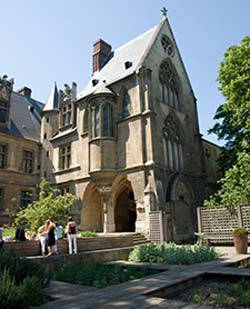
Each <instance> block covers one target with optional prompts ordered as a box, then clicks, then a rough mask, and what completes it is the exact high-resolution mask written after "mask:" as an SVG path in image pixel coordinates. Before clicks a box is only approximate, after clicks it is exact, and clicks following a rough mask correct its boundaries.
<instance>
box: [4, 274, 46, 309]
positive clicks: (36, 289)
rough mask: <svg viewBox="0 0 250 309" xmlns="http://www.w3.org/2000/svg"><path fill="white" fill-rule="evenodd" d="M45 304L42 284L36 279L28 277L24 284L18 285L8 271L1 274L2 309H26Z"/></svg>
mask: <svg viewBox="0 0 250 309" xmlns="http://www.w3.org/2000/svg"><path fill="white" fill-rule="evenodd" d="M44 302H45V296H44V295H43V294H42V288H41V283H40V282H39V279H38V278H36V277H27V278H25V279H24V281H23V283H22V284H17V283H16V282H15V278H14V277H13V276H11V275H10V272H9V270H8V269H6V268H5V269H4V270H3V272H2V273H1V274H0V308H6V309H7V308H8V309H12V308H13V309H15V308H20V309H22V308H23V309H25V308H28V307H29V306H31V305H40V304H42V303H44Z"/></svg>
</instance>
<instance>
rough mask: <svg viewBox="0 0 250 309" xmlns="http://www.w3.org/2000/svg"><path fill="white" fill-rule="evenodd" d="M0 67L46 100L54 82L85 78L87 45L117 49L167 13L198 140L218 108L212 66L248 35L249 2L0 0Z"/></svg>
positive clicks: (89, 55)
mask: <svg viewBox="0 0 250 309" xmlns="http://www.w3.org/2000/svg"><path fill="white" fill-rule="evenodd" d="M0 4H1V28H0V37H1V48H0V59H1V66H0V68H1V71H0V75H2V74H7V75H8V76H9V77H14V78H15V86H14V88H15V89H19V88H21V87H22V86H28V87H30V88H31V89H32V91H33V93H32V94H33V97H34V98H36V99H38V100H41V101H46V100H47V97H48V95H49V92H50V88H51V86H52V83H53V81H57V83H58V85H59V87H60V88H63V84H64V83H71V81H75V82H77V84H78V91H81V90H83V88H84V87H85V85H86V84H87V82H88V80H89V78H90V76H91V66H92V44H93V42H94V41H96V40H97V39H99V38H102V39H104V40H106V41H107V42H108V43H110V44H111V45H112V47H113V48H117V47H119V46H120V45H122V44H124V43H126V42H127V41H129V40H131V39H133V38H134V37H136V36H138V35H140V34H141V33H143V32H145V31H146V30H148V29H150V28H151V27H153V26H154V25H156V24H158V23H159V22H160V20H161V9H162V7H163V6H166V7H167V9H168V18H169V21H170V24H171V27H172V30H173V32H174V35H175V38H176V41H177V44H178V47H179V49H180V52H181V55H182V58H183V61H184V64H185V67H186V69H187V72H188V75H189V78H190V81H191V84H192V87H193V90H194V92H195V95H196V97H197V100H198V101H197V104H198V112H199V122H200V131H201V133H202V134H203V135H204V137H205V138H207V139H209V140H210V141H213V142H216V137H215V136H212V135H207V130H208V128H210V127H211V126H212V125H213V123H214V121H213V116H214V113H215V111H216V108H217V107H218V105H220V104H221V103H223V102H224V99H223V98H222V97H221V95H220V92H219V91H218V90H217V87H218V84H217V82H216V77H217V71H218V67H219V63H220V62H221V60H222V59H223V54H224V52H225V50H226V48H227V47H229V46H231V45H235V44H239V43H240V41H241V39H242V38H243V37H244V36H246V35H250V33H249V32H250V18H249V12H250V1H249V0H238V1H235V0H202V1H201V0H168V1H163V0H124V1H117V0H116V1H115V0H105V1H102V0H95V1H84V0H70V1H69V0H68V1H66V0H42V1H41V0H22V1H20V0H12V1H4V0H0Z"/></svg>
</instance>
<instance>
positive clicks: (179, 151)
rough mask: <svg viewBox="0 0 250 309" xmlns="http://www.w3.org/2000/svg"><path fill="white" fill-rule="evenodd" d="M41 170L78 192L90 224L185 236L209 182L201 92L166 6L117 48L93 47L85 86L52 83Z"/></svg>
mask: <svg viewBox="0 0 250 309" xmlns="http://www.w3.org/2000/svg"><path fill="white" fill-rule="evenodd" d="M41 143H42V159H41V160H42V162H41V171H42V176H45V177H46V178H47V179H48V180H50V181H51V182H52V183H54V184H56V185H57V186H58V187H59V188H60V189H61V191H62V192H71V193H74V194H76V196H77V197H78V202H77V203H76V205H74V207H73V208H72V214H73V215H74V216H75V218H76V220H77V221H78V223H79V227H80V228H81V229H83V230H93V231H97V232H104V233H109V232H134V231H136V232H141V233H143V234H144V235H146V236H147V237H148V238H150V239H152V240H154V239H157V237H160V238H161V239H164V240H174V241H182V240H185V239H188V238H192V237H193V235H194V232H195V231H196V229H197V226H196V207H197V206H200V205H202V202H203V199H204V195H205V191H206V190H209V189H208V187H209V184H208V183H207V177H206V173H205V158H204V156H203V153H204V151H203V150H204V149H203V147H204V146H203V141H202V138H201V134H200V133H199V124H198V114H197V107H196V98H195V96H194V93H193V90H192V87H191V84H190V81H189V78H188V75H187V72H186V70H185V67H184V64H183V62H182V59H181V56H180V53H179V50H178V47H177V45H176V42H175V39H174V36H173V33H172V30H171V27H170V25H169V21H168V19H167V16H166V10H163V18H162V20H161V22H160V23H159V24H158V25H157V26H155V27H153V28H152V29H150V30H148V31H147V32H145V33H143V34H142V35H140V36H138V37H137V38H135V39H133V40H132V41H130V42H128V43H127V44H125V45H123V46H121V47H119V48H117V49H116V50H114V51H112V48H111V46H110V45H109V44H108V43H106V42H105V41H104V40H101V39H100V40H98V41H96V42H95V43H94V46H93V74H92V77H91V79H90V81H89V83H88V85H87V86H86V88H85V89H84V90H83V91H82V92H80V93H77V88H76V84H75V83H72V85H71V86H69V85H67V84H66V85H65V89H64V90H63V91H62V90H60V92H59V91H58V90H57V86H56V84H54V85H53V87H52V90H51V93H50V96H49V98H48V101H47V103H46V104H45V107H44V109H43V112H42V119H41Z"/></svg>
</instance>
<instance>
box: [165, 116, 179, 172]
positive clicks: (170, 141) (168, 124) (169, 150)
mask: <svg viewBox="0 0 250 309" xmlns="http://www.w3.org/2000/svg"><path fill="white" fill-rule="evenodd" d="M163 146H164V149H163V150H164V163H165V166H166V167H167V168H169V169H170V170H172V171H182V170H183V149H182V141H181V134H180V125H179V122H178V121H177V119H176V118H175V117H174V116H173V115H171V114H170V115H169V116H168V117H167V118H166V120H165V123H164V128H163Z"/></svg>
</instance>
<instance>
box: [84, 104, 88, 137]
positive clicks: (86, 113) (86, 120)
mask: <svg viewBox="0 0 250 309" xmlns="http://www.w3.org/2000/svg"><path fill="white" fill-rule="evenodd" d="M88 130H89V110H88V108H86V109H85V112H84V116H83V132H84V133H85V132H88Z"/></svg>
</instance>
